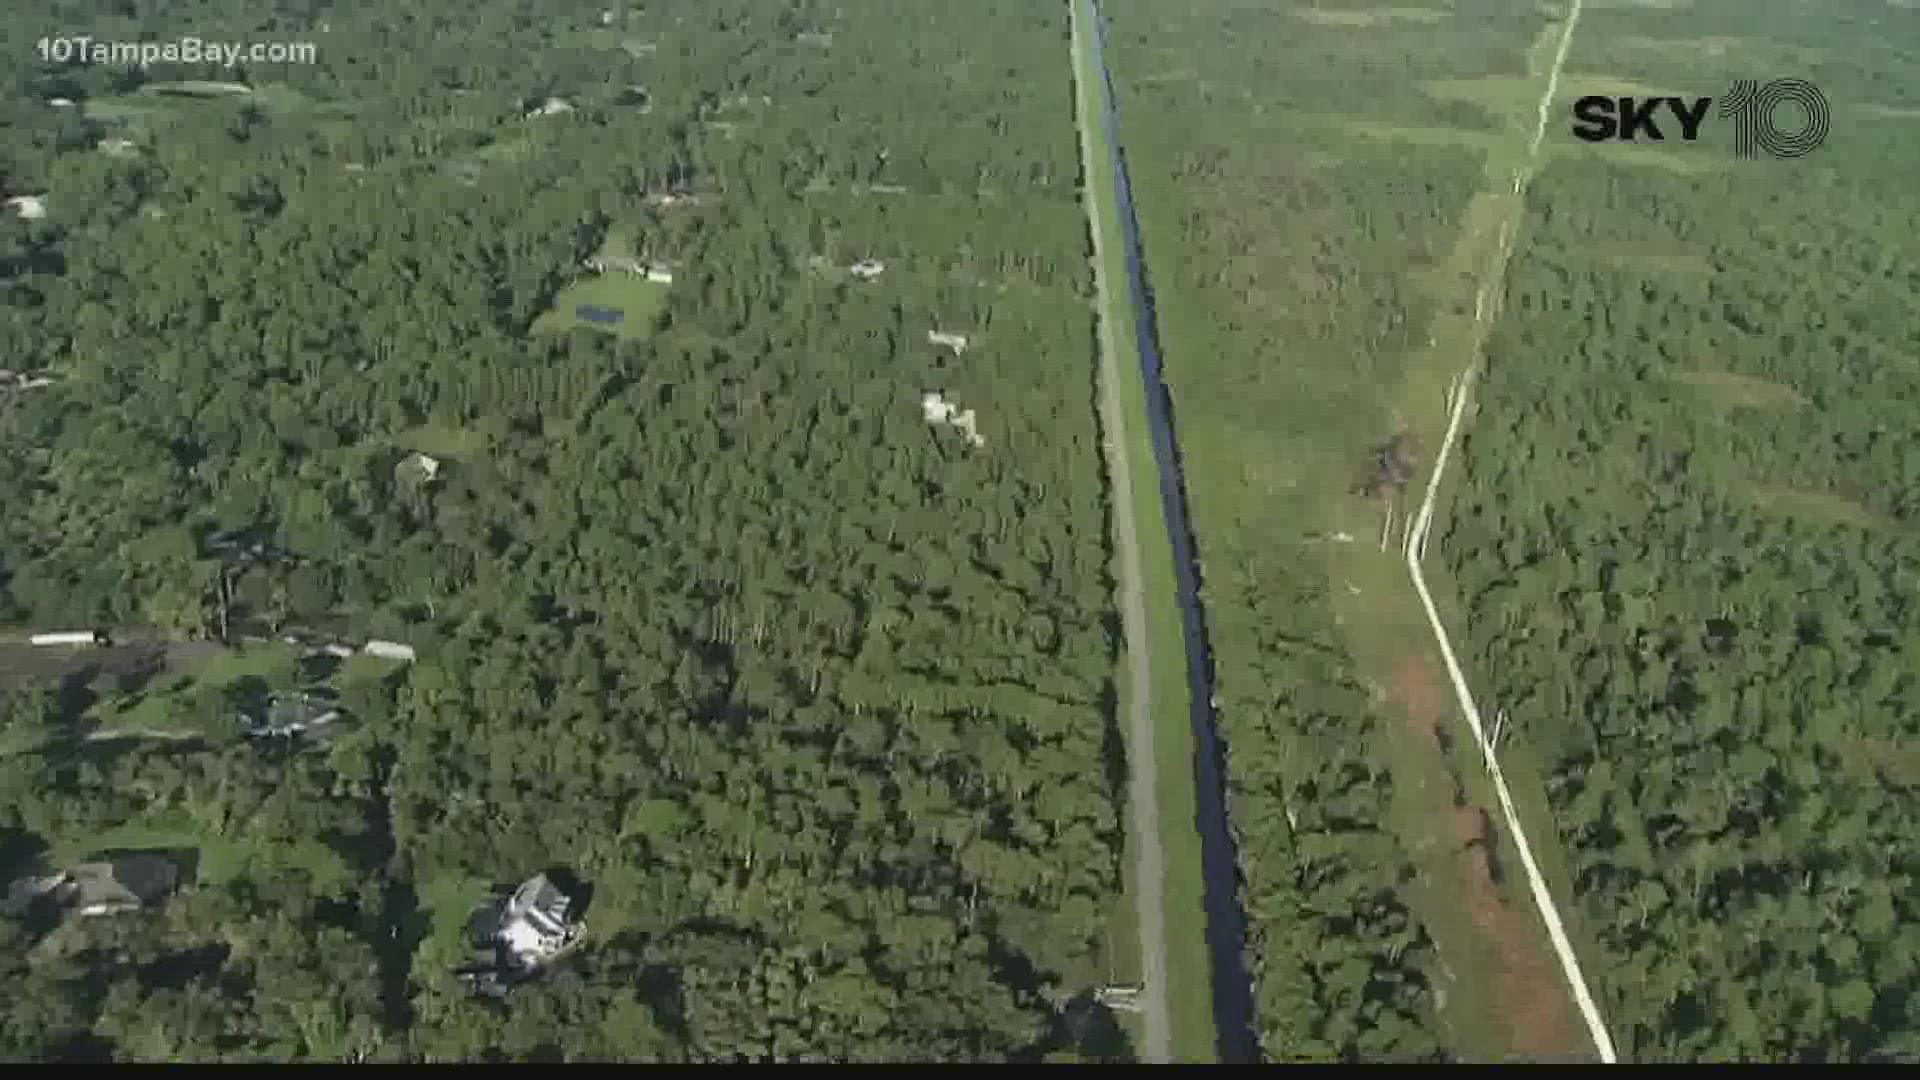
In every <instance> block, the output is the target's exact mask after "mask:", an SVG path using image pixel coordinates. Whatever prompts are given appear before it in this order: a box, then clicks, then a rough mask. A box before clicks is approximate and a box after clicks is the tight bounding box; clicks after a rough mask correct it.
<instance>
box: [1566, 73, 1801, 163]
mask: <svg viewBox="0 0 1920 1080" xmlns="http://www.w3.org/2000/svg"><path fill="white" fill-rule="evenodd" d="M1713 101H1714V99H1713V98H1704V97H1703V98H1693V99H1691V100H1689V99H1687V98H1678V97H1632V96H1622V97H1607V96H1605V95H1600V94H1590V95H1588V96H1586V97H1583V98H1580V99H1579V100H1577V101H1575V102H1574V103H1573V120H1574V123H1573V134H1574V137H1575V138H1577V139H1584V140H1586V141H1587V142H1592V143H1599V142H1610V141H1611V142H1664V141H1665V140H1666V138H1667V132H1668V131H1672V132H1674V133H1676V134H1677V135H1678V136H1679V137H1680V140H1681V141H1682V142H1694V141H1696V140H1698V139H1699V138H1700V128H1701V126H1702V125H1703V124H1704V123H1705V122H1706V118H1707V109H1708V107H1709V106H1711V105H1712V104H1713ZM1786 106H1793V110H1792V111H1789V110H1787V109H1786V108H1785V107H1786ZM1794 111H1797V112H1798V113H1799V114H1800V116H1799V117H1798V122H1797V123H1796V122H1795V118H1794V116H1793V112H1794ZM1662 113H1664V114H1665V115H1662ZM1717 115H1718V116H1719V117H1720V118H1721V119H1731V120H1732V121H1733V152H1734V153H1736V154H1738V155H1740V156H1741V157H1743V158H1752V157H1758V156H1759V152H1760V151H1761V150H1765V151H1766V152H1767V153H1769V154H1772V155H1773V156H1774V157H1780V158H1797V157H1805V156H1806V155H1808V154H1810V153H1812V152H1813V151H1814V150H1815V149H1817V148H1818V147H1819V146H1820V144H1821V143H1823V142H1825V141H1826V139H1827V115H1828V108H1827V99H1826V96H1825V95H1824V94H1822V93H1820V91H1819V90H1818V89H1817V88H1816V87H1815V86H1814V85H1813V84H1812V83H1809V82H1805V81H1803V80H1800V79H1774V80H1773V81H1771V82H1767V83H1761V82H1758V81H1756V80H1753V79H1741V80H1738V81H1736V82H1735V83H1734V84H1733V86H1732V87H1731V88H1730V89H1729V90H1728V91H1727V94H1726V96H1725V97H1723V98H1721V99H1720V108H1719V109H1718V110H1717ZM1783 121H1784V123H1783ZM1662 124H1665V125H1667V127H1666V128H1665V129H1664V130H1663V129H1662V127H1661V125H1662Z"/></svg>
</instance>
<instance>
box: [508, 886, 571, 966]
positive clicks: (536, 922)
mask: <svg viewBox="0 0 1920 1080" xmlns="http://www.w3.org/2000/svg"><path fill="white" fill-rule="evenodd" d="M571 906H572V903H571V901H569V900H568V899H567V895H566V894H565V893H563V892H561V891H560V890H559V889H556V888H554V886H553V882H551V881H548V880H547V875H545V874H541V875H540V876H538V877H536V878H534V879H533V880H531V881H529V882H527V883H526V884H524V885H522V886H520V887H519V888H518V889H515V890H514V892H513V895H512V896H510V897H508V898H507V903H506V906H505V907H504V908H502V909H501V912H500V939H499V940H500V944H501V945H502V946H503V947H505V949H506V951H507V955H508V956H509V957H511V958H512V960H513V964H514V966H515V967H521V968H532V967H538V966H539V965H540V964H542V963H544V962H545V961H547V960H549V959H551V958H552V957H553V956H554V955H555V954H556V953H558V952H559V951H560V950H561V949H564V948H566V947H567V945H568V944H569V943H570V942H572V941H573V935H574V930H573V927H572V926H571V925H570V924H569V923H568V922H567V909H568V908H570V907H571Z"/></svg>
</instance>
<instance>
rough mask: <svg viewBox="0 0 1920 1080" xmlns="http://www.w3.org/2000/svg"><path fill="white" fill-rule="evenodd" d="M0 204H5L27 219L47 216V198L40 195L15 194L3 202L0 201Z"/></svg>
mask: <svg viewBox="0 0 1920 1080" xmlns="http://www.w3.org/2000/svg"><path fill="white" fill-rule="evenodd" d="M0 206H5V207H6V208H7V209H9V210H12V211H13V212H14V213H16V214H19V215H20V216H21V217H23V218H27V219H28V220H32V219H34V218H43V217H46V216H47V200H46V197H45V196H42V195H15V196H13V197H12V198H10V199H8V200H6V201H5V202H4V203H0Z"/></svg>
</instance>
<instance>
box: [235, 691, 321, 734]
mask: <svg viewBox="0 0 1920 1080" xmlns="http://www.w3.org/2000/svg"><path fill="white" fill-rule="evenodd" d="M345 718H346V712H345V711H344V710H342V709H341V708H340V707H339V706H338V705H336V704H335V703H334V700H333V697H332V696H331V695H329V694H325V693H320V692H316V691H300V692H296V693H288V694H269V695H268V696H267V697H266V699H265V700H264V701H262V702H259V703H255V704H250V705H247V706H243V707H242V708H241V709H240V711H239V713H238V715H236V716H235V718H234V722H235V723H236V724H237V725H238V727H239V728H240V732H241V734H243V735H246V736H248V737H250V738H263V737H266V736H274V735H278V736H287V735H306V736H310V737H318V736H322V735H324V734H331V732H330V730H329V729H330V728H331V727H332V726H333V725H335V724H337V723H339V722H340V721H341V720H343V719H345Z"/></svg>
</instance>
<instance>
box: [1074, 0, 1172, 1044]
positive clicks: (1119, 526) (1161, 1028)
mask: <svg viewBox="0 0 1920 1080" xmlns="http://www.w3.org/2000/svg"><path fill="white" fill-rule="evenodd" d="M1068 7H1069V8H1070V9H1071V11H1072V13H1073V15H1072V26H1073V31H1072V41H1073V72H1074V105H1075V118H1076V120H1077V122H1078V123H1077V126H1078V127H1079V130H1080V160H1081V165H1082V169H1083V172H1084V174H1085V178H1084V181H1083V183H1082V185H1081V188H1082V190H1083V191H1084V192H1085V195H1084V197H1083V201H1084V202H1085V203H1086V207H1087V225H1088V228H1089V230H1090V231H1091V232H1092V234H1093V279H1094V288H1095V290H1096V297H1097V303H1098V306H1097V308H1096V313H1095V320H1096V321H1097V322H1098V323H1099V327H1100V427H1101V432H1102V439H1103V441H1104V443H1105V445H1106V452H1107V475H1108V477H1109V479H1110V480H1111V483H1112V487H1113V535H1114V542H1115V547H1116V549H1117V551H1118V554H1119V562H1120V568H1119V569H1120V590H1119V591H1120V596H1119V600H1120V625H1121V631H1122V633H1123V635H1124V639H1125V642H1126V645H1125V649H1126V663H1127V680H1128V697H1127V716H1126V725H1127V765H1128V771H1129V773H1130V776H1129V780H1128V784H1127V788H1128V800H1127V801H1128V809H1129V819H1130V824H1131V826H1132V828H1131V832H1132V834H1133V837H1134V844H1133V850H1134V874H1133V876H1134V906H1135V908H1136V911H1135V918H1136V920H1137V922H1138V925H1139V931H1140V976H1141V977H1140V982H1141V990H1140V1002H1139V1004H1140V1017H1141V1021H1142V1026H1143V1027H1144V1029H1145V1037H1144V1045H1143V1046H1141V1047H1140V1052H1139V1057H1140V1060H1142V1061H1144V1062H1147V1063H1149V1064H1156V1065H1158V1064H1166V1063H1168V1062H1171V1061H1172V1060H1173V1052H1172V1044H1173V1032H1172V1025H1171V1023H1170V1022H1169V1019H1168V1016H1167V939H1166V910H1165V904H1164V901H1163V899H1162V891H1163V884H1164V883H1165V881H1166V875H1167V863H1166V855H1165V853H1164V852H1162V851H1161V849H1160V802H1159V797H1158V795H1157V794H1156V792H1155V790H1154V779H1155V764H1156V759H1155V756H1154V752H1153V658H1152V657H1151V655H1149V653H1148V641H1147V600H1146V590H1145V586H1144V584H1143V574H1142V571H1141V568H1140V538H1139V537H1138V536H1137V535H1136V534H1135V532H1134V516H1133V467H1132V463H1131V462H1130V461H1129V459H1128V456H1127V436H1126V426H1125V425H1126V421H1125V416H1124V410H1123V409H1122V408H1121V404H1120V380H1121V378H1122V377H1123V375H1124V373H1123V372H1122V371H1121V369H1120V361H1119V354H1120V350H1119V345H1118V343H1117V342H1116V340H1115V338H1114V332H1113V318H1112V312H1113V308H1112V300H1111V283H1110V282H1108V281H1107V263H1106V255H1105V249H1104V245H1105V241H1104V238H1103V232H1104V230H1103V229H1102V227H1101V220H1102V218H1103V217H1104V215H1105V213H1106V210H1107V208H1106V207H1105V206H1103V205H1102V203H1101V200H1100V185H1099V184H1098V183H1097V182H1096V178H1097V177H1098V176H1099V175H1100V174H1099V172H1098V170H1100V169H1101V168H1103V167H1104V164H1103V163H1102V162H1101V161H1099V160H1098V158H1096V157H1095V155H1094V152H1093V134H1092V129H1091V128H1090V127H1089V125H1091V124H1093V123H1096V122H1097V120H1096V117H1095V116H1093V115H1091V114H1090V113H1091V109H1090V106H1089V103H1088V101H1087V95H1088V94H1090V93H1092V90H1091V89H1090V87H1091V85H1092V83H1091V82H1090V79H1091V78H1092V74H1091V73H1089V72H1088V71H1086V70H1085V53H1084V52H1083V48H1082V45H1083V43H1082V41H1081V34H1082V33H1083V28H1082V26H1081V25H1080V23H1081V7H1082V5H1081V4H1080V3H1079V2H1078V0H1075V2H1073V3H1070V4H1068Z"/></svg>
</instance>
